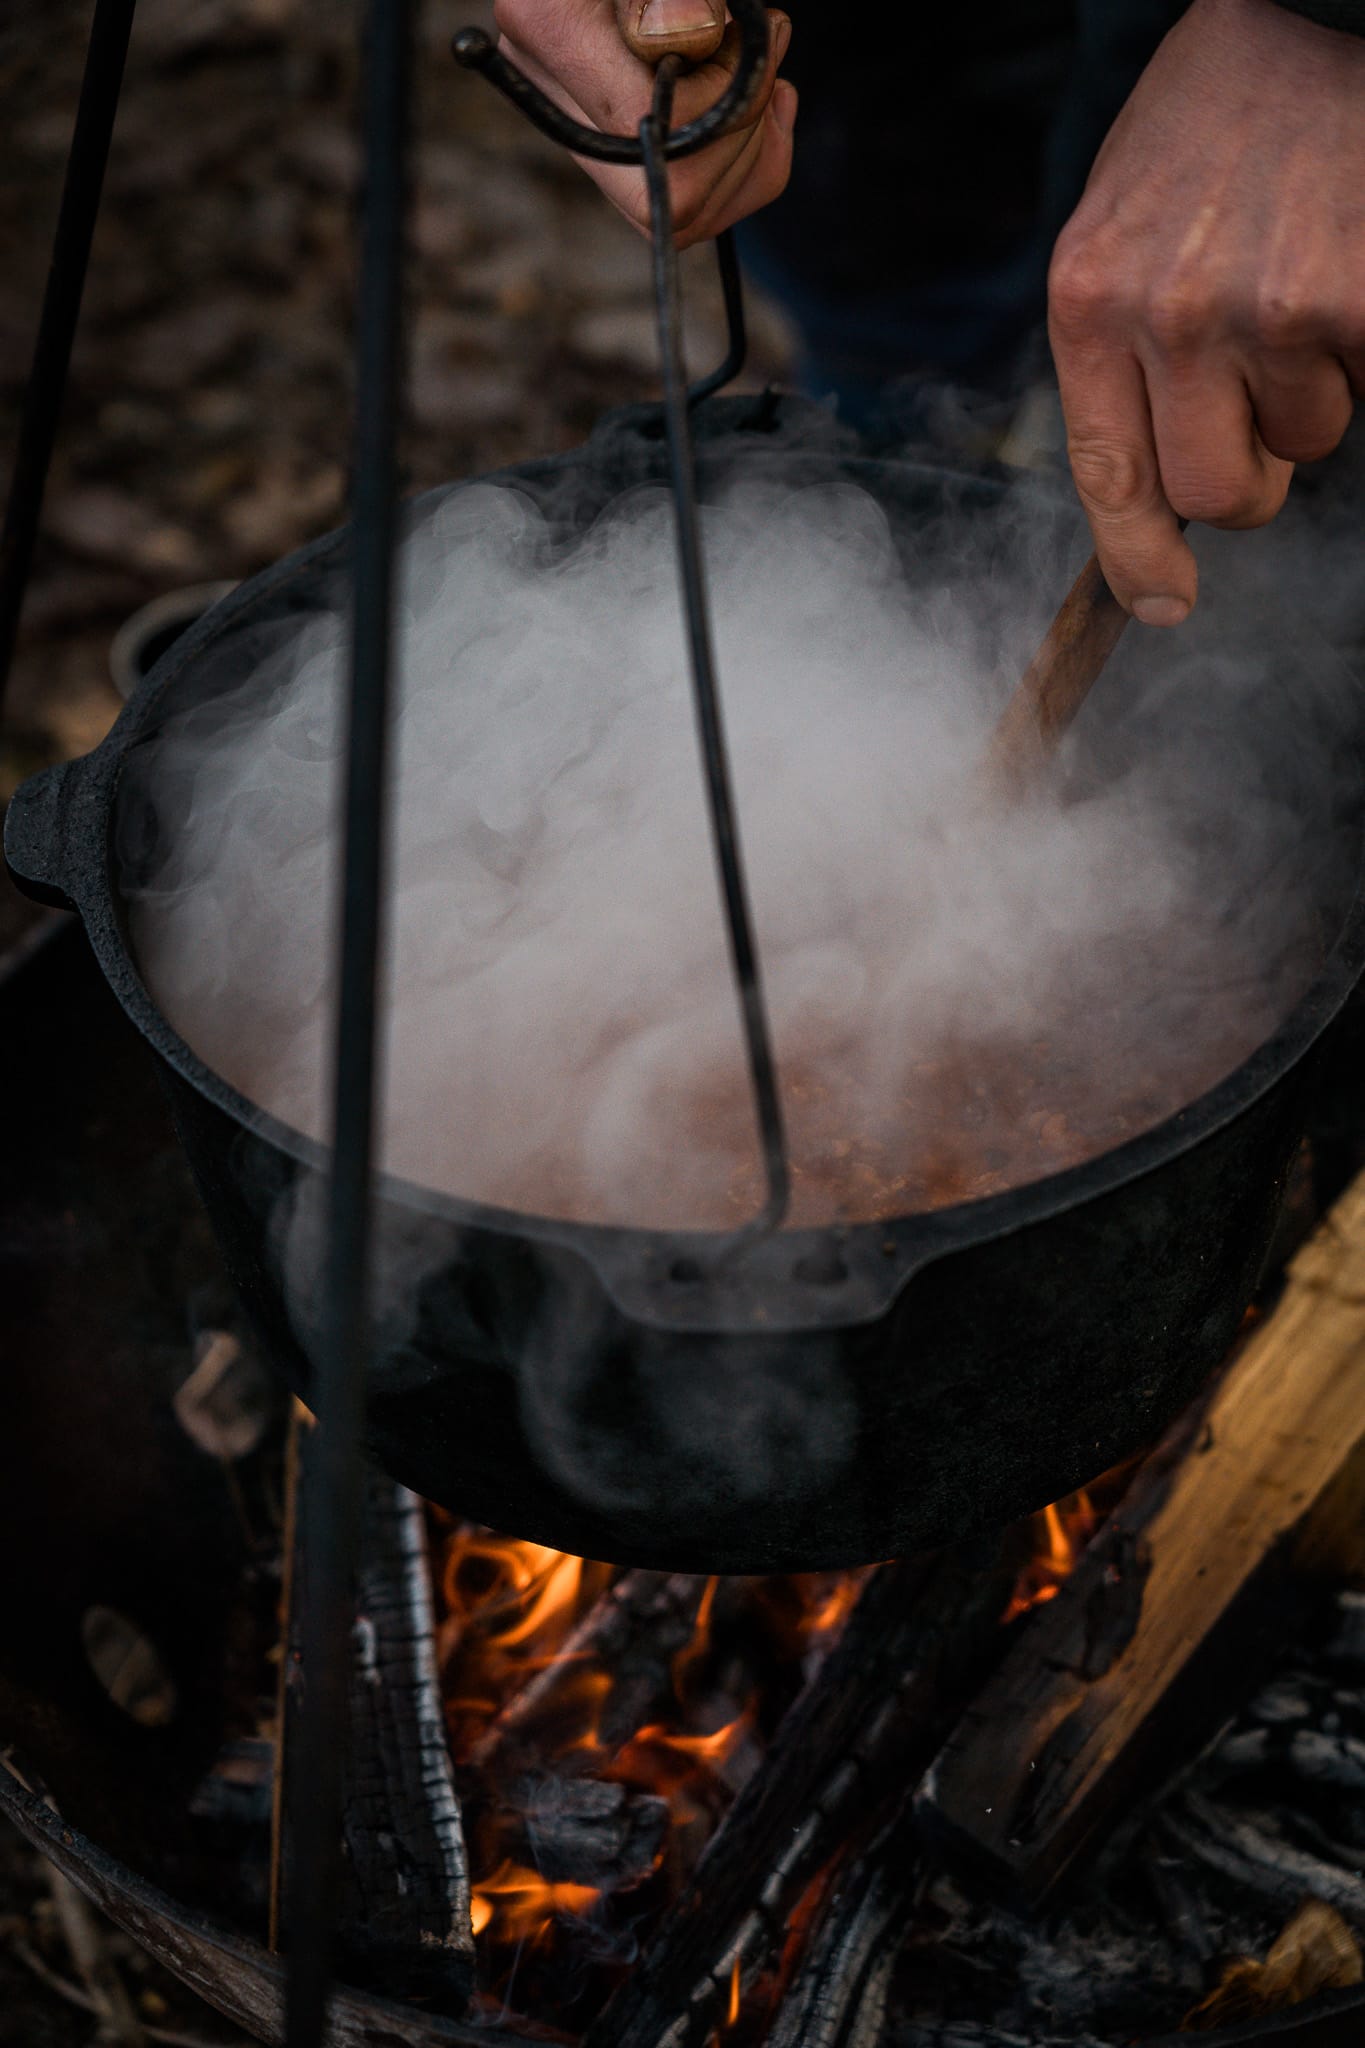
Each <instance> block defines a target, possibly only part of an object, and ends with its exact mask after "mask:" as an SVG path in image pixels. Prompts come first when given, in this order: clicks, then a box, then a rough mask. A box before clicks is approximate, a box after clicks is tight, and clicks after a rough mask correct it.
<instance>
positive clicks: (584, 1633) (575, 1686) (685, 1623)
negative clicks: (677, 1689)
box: [468, 1571, 708, 1776]
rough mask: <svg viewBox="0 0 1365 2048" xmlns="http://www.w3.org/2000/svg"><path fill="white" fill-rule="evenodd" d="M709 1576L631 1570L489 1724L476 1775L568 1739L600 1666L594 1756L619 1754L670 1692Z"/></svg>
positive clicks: (597, 1759)
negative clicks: (591, 1674) (590, 1672)
mask: <svg viewBox="0 0 1365 2048" xmlns="http://www.w3.org/2000/svg"><path fill="white" fill-rule="evenodd" d="M707 1584H708V1581H707V1580H706V1579H704V1578H697V1577H695V1576H692V1575H690V1574H687V1573H682V1572H648V1571H628V1572H623V1573H622V1575H621V1577H620V1578H619V1579H617V1580H616V1582H615V1583H614V1584H613V1585H612V1586H610V1587H609V1588H608V1589H607V1591H606V1592H605V1593H604V1594H603V1595H602V1597H601V1599H600V1600H599V1601H598V1602H597V1603H596V1605H595V1606H594V1607H593V1608H592V1609H591V1610H590V1611H589V1612H588V1613H587V1614H586V1615H585V1616H584V1617H583V1620H582V1621H581V1622H580V1623H579V1625H578V1627H577V1628H576V1629H575V1630H574V1631H573V1633H572V1634H571V1635H570V1636H569V1638H568V1640H567V1641H566V1642H565V1644H564V1646H563V1649H562V1650H561V1652H560V1654H559V1655H558V1657H557V1658H556V1659H555V1661H554V1663H553V1664H551V1665H549V1666H547V1667H546V1669H545V1670H543V1671H539V1672H537V1673H536V1675H535V1677H534V1678H532V1679H531V1680H530V1681H529V1682H528V1683H527V1684H526V1685H524V1686H523V1687H522V1688H521V1690H520V1692H518V1693H517V1694H516V1695H515V1696H514V1697H513V1698H512V1699H511V1700H509V1701H508V1703H507V1705H506V1707H504V1709H503V1711H502V1712H501V1713H500V1714H499V1715H498V1717H497V1719H496V1720H495V1721H494V1722H493V1723H492V1725H491V1726H490V1727H489V1729H488V1731H487V1733H486V1734H484V1735H483V1736H482V1737H481V1738H480V1740H479V1742H478V1743H477V1744H476V1745H475V1747H474V1749H473V1750H472V1751H471V1752H470V1755H469V1758H468V1768H469V1770H470V1772H471V1774H474V1775H478V1776H482V1775H483V1774H485V1773H487V1772H489V1771H492V1770H495V1769H507V1768H509V1766H510V1767H513V1768H515V1766H516V1764H517V1762H518V1761H519V1760H521V1759H523V1758H528V1757H530V1756H532V1755H534V1754H535V1753H536V1751H537V1750H540V1749H542V1748H543V1747H553V1746H557V1745H558V1744H562V1742H563V1739H564V1736H565V1733H566V1728H567V1727H568V1726H569V1725H570V1724H572V1722H573V1721H574V1719H575V1717H576V1716H581V1715H582V1713H583V1688H582V1685H581V1674H582V1673H583V1671H584V1670H585V1669H589V1668H590V1669H594V1670H600V1671H601V1672H602V1673H604V1674H605V1677H606V1681H607V1684H606V1690H605V1692H604V1694H603V1695H602V1697H601V1698H600V1699H597V1700H594V1702H593V1704H592V1713H591V1719H592V1725H593V1733H594V1736H595V1741H594V1744H593V1755H592V1757H591V1758H589V1757H588V1755H587V1752H586V1751H585V1752H584V1767H585V1768H591V1767H593V1766H594V1765H598V1764H600V1763H601V1761H602V1759H603V1756H604V1755H605V1756H611V1755H614V1754H615V1752H616V1751H617V1750H619V1749H620V1748H622V1746H623V1745H624V1744H625V1743H626V1742H628V1741H629V1740H630V1738H631V1736H632V1735H633V1734H634V1733H635V1731H636V1730H637V1729H638V1728H640V1727H642V1726H643V1725H644V1723H645V1722H647V1721H648V1720H650V1719H651V1717H652V1716H653V1715H654V1714H655V1712H656V1711H657V1709H658V1707H659V1705H660V1704H661V1702H662V1701H664V1700H665V1699H666V1698H667V1697H668V1693H669V1689H670V1687H671V1685H672V1682H673V1664H674V1660H675V1659H676V1658H677V1657H678V1656H679V1655H680V1654H681V1653H682V1652H683V1651H684V1650H685V1649H686V1648H687V1646H688V1644H689V1643H690V1642H691V1640H692V1636H693V1632H694V1630H695V1628H696V1623H697V1613H698V1610H699V1608H700V1606H701V1603H702V1600H703V1599H704V1597H705V1593H706V1587H707Z"/></svg>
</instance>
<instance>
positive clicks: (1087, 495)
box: [1067, 436, 1152, 514]
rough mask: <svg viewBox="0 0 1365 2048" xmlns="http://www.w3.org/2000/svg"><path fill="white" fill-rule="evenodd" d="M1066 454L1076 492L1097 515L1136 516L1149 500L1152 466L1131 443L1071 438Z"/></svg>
mask: <svg viewBox="0 0 1365 2048" xmlns="http://www.w3.org/2000/svg"><path fill="white" fill-rule="evenodd" d="M1067 453H1068V455H1069V457H1070V461H1071V474H1072V476H1073V477H1074V479H1075V483H1076V489H1077V490H1078V491H1079V492H1080V494H1081V497H1082V498H1083V499H1084V500H1085V502H1086V504H1087V505H1090V506H1093V507H1094V509H1095V510H1096V511H1097V512H1108V513H1116V514H1122V513H1125V512H1135V511H1138V510H1139V509H1140V508H1141V507H1142V506H1144V505H1146V504H1147V503H1148V501H1149V500H1150V497H1151V488H1152V477H1151V466H1150V463H1149V462H1148V461H1147V460H1146V459H1145V458H1144V456H1143V453H1142V451H1141V450H1140V449H1138V448H1135V447H1133V446H1132V445H1131V443H1129V442H1126V441H1101V440H1090V439H1078V438H1076V437H1075V436H1073V437H1072V439H1071V441H1070V442H1069V444H1068V448H1067Z"/></svg>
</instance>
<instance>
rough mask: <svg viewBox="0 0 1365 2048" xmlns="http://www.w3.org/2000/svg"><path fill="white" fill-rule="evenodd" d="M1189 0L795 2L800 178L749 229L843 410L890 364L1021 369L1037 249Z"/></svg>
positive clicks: (762, 270) (1005, 374) (872, 389)
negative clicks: (883, 14)
mask: <svg viewBox="0 0 1365 2048" xmlns="http://www.w3.org/2000/svg"><path fill="white" fill-rule="evenodd" d="M1185 4H1186V0H957V4H956V5H954V4H953V0H947V4H944V0H935V4H930V0H920V4H915V0H909V4H907V5H906V6H905V8H904V10H903V12H902V13H901V14H900V15H898V16H897V17H895V18H894V19H893V18H891V16H890V11H889V10H888V12H887V19H886V20H885V21H884V22H883V21H881V20H879V18H878V17H879V12H880V10H879V9H878V8H877V7H876V5H875V4H874V0H863V4H862V5H861V6H858V7H847V8H844V7H836V6H834V5H832V4H831V0H823V4H822V0H788V5H789V11H790V13H791V15H792V20H793V34H792V43H791V53H790V57H789V59H788V62H787V65H786V72H787V75H788V76H789V77H791V79H792V80H793V82H794V83H795V84H796V85H797V86H798V87H799V88H800V92H801V110H800V114H799V116H798V119H797V130H796V155H795V164H794V168H793V174H792V181H791V184H790V186H789V187H788V190H787V192H786V193H785V194H784V196H783V197H782V198H781V199H780V200H779V201H778V202H777V203H776V205H774V206H772V207H770V208H768V209H767V210H766V211H765V212H764V213H762V214H760V215H758V216H756V218H755V219H754V220H753V221H751V222H747V223H746V224H745V226H744V228H743V229H742V231H741V246H742V248H743V252H744V257H745V262H746V265H747V266H748V268H749V270H750V273H751V274H752V275H753V276H754V277H755V279H756V280H757V282H758V283H759V284H761V285H762V286H764V287H765V288H766V289H767V290H768V291H769V292H770V293H771V294H772V295H773V296H775V297H776V298H777V299H778V300H779V301H780V302H781V303H782V304H783V305H784V306H785V308H786V309H787V311H788V312H789V313H790V315H791V317H792V318H793V320H794V321H795V323H796V326H797V328H798V330H799V332H800V335H801V339H802V347H803V363H802V370H803V378H804V382H805V383H806V386H807V388H808V389H810V390H811V391H813V392H814V393H816V394H817V395H819V394H821V393H823V392H827V391H835V392H837V393H838V395H839V397H840V400H841V404H842V406H843V408H844V410H846V411H847V412H848V413H850V414H851V415H853V416H854V417H858V416H861V415H864V414H865V413H866V412H867V410H868V408H869V407H870V406H872V405H874V404H876V403H877V402H879V401H880V399H881V398H882V396H883V394H884V391H885V387H886V386H887V385H888V384H890V383H892V382H893V381H894V380H897V379H908V380H910V381H912V382H913V381H915V380H934V381H937V382H939V383H942V382H943V381H944V380H950V381H953V382H956V383H962V384H965V385H968V386H972V387H975V388H977V389H981V390H987V391H989V390H992V389H996V390H1003V389H1006V388H1008V387H1009V386H1010V385H1011V384H1012V383H1017V381H1018V380H1019V378H1020V375H1021V372H1022V371H1023V369H1024V368H1025V366H1026V365H1028V364H1029V362H1030V360H1032V361H1034V362H1036V360H1037V358H1038V355H1039V353H1040V350H1041V342H1040V336H1041V330H1042V326H1043V318H1044V312H1045V294H1046V278H1047V265H1048V258H1049V255H1050V254H1051V250H1052V245H1053V242H1054V241H1055V240H1056V237H1057V234H1058V231H1059V230H1060V228H1061V227H1062V225H1063V223H1064V222H1065V221H1066V219H1067V216H1068V215H1069V214H1070V212H1071V210H1072V208H1073V207H1074V206H1075V204H1076V201H1077V200H1078V199H1079V197H1080V195H1081V191H1082V189H1083V188H1084V185H1085V180H1086V177H1087V175H1088V173H1089V170H1090V165H1091V163H1092V161H1093V159H1094V156H1095V152H1096V151H1097V149H1098V148H1099V145H1100V143H1101V142H1102V141H1103V139H1104V136H1105V134H1106V133H1107V131H1108V129H1109V127H1110V124H1111V123H1112V121H1113V119H1114V116H1115V115H1116V114H1117V112H1118V110H1119V108H1120V107H1121V106H1122V105H1123V102H1124V100H1125V99H1126V98H1127V96H1128V94H1129V93H1130V92H1131V90H1132V88H1133V85H1134V83H1135V82H1136V80H1137V77H1138V75H1139V73H1140V72H1141V71H1142V69H1143V67H1144V65H1145V64H1146V63H1147V61H1148V59H1149V58H1150V56H1151V54H1152V52H1153V50H1154V49H1155V48H1156V45H1157V43H1158V42H1159V41H1160V40H1161V37H1162V36H1163V35H1164V34H1165V33H1166V31H1167V30H1168V29H1169V28H1170V27H1171V26H1172V24H1173V23H1174V22H1175V20H1176V19H1177V18H1178V17H1179V16H1180V15H1181V14H1182V13H1183V12H1184V7H1185Z"/></svg>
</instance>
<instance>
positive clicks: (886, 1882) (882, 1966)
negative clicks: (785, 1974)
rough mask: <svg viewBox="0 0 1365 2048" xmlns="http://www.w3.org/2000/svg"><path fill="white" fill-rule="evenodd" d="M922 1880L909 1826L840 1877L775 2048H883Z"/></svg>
mask: <svg viewBox="0 0 1365 2048" xmlns="http://www.w3.org/2000/svg"><path fill="white" fill-rule="evenodd" d="M918 1880H919V1873H918V1871H917V1869H916V1867H915V1862H914V1858H913V1854H912V1847H911V1844H910V1843H909V1841H908V1840H907V1838H906V1832H905V1829H904V1826H903V1824H897V1823H896V1822H893V1823H892V1825H891V1826H890V1827H889V1828H888V1829H885V1830H884V1831H883V1832H882V1834H881V1835H880V1836H879V1837H878V1838H877V1840H876V1841H875V1842H874V1843H873V1844H872V1846H871V1848H870V1849H869V1850H868V1851H867V1853H866V1855H864V1856H862V1857H860V1858H858V1859H857V1861H856V1862H855V1863H853V1864H852V1865H851V1866H850V1867H849V1868H848V1869H847V1870H842V1871H839V1872H838V1873H836V1875H835V1877H834V1879H833V1880H832V1884H831V1891H830V1897H829V1901H828V1904H827V1906H826V1909H825V1912H824V1914H823V1915H822V1917H821V1920H820V1924H819V1926H818V1927H817V1929H816V1932H815V1935H814V1938H813V1940H812V1941H811V1943H810V1946H809V1948H808V1950H807V1952H806V1955H805V1956H804V1958H803V1960H802V1962H801V1965H800V1968H799V1969H798V1971H797V1973H796V1975H795V1977H794V1978H793V1980H792V1982H791V1984H790V1985H789V1986H788V1989H787V1993H786V1996H785V1997H784V1998H783V2001H782V2004H781V2007H780V2008H779V2010H778V2013H777V2016H776V2018H775V2020H774V2021H773V2025H772V2029H771V2032H770V2033H769V2036H768V2048H877V2044H878V2043H879V2042H880V2040H881V2038H882V2030H883V2026H884V2023H885V2020H886V2005H887V1998H888V1996H889V1993H890V1989H891V1977H892V1973H893V1972H894V1970H895V1967H896V1961H897V1956H898V1953H899V1949H900V1937H901V1936H902V1935H903V1933H904V1929H905V1926H906V1922H907V1919H908V1917H909V1912H910V1907H911V1902H912V1900H913V1897H914V1892H915V1889H916V1885H917V1883H918Z"/></svg>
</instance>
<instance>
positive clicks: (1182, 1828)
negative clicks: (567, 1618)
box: [1160, 1792, 1365, 1928]
mask: <svg viewBox="0 0 1365 2048" xmlns="http://www.w3.org/2000/svg"><path fill="white" fill-rule="evenodd" d="M1160 1828H1161V1832H1162V1834H1163V1835H1164V1836H1166V1837H1167V1838H1168V1839H1169V1840H1170V1841H1171V1842H1173V1843H1174V1844H1176V1845H1177V1846H1178V1847H1179V1848H1181V1849H1183V1850H1184V1851H1185V1852H1186V1853H1187V1854H1188V1855H1190V1856H1193V1857H1194V1858H1195V1860H1196V1861H1197V1862H1199V1863H1202V1864H1204V1865H1205V1867H1206V1868H1207V1869H1209V1870H1212V1871H1215V1872H1217V1874H1218V1875H1219V1876H1221V1877H1224V1878H1227V1879H1229V1880H1230V1881H1231V1882H1233V1883H1235V1884H1238V1885H1241V1886H1242V1887H1244V1888H1245V1889H1246V1890H1247V1891H1252V1892H1259V1893H1260V1895H1261V1896H1262V1898H1265V1899H1267V1900H1269V1901H1271V1902H1273V1903H1274V1904H1275V1905H1277V1906H1283V1907H1285V1909H1286V1910H1292V1909H1293V1908H1294V1907H1296V1906H1299V1905H1301V1904H1302V1903H1303V1900H1304V1899H1305V1898H1314V1899H1321V1900H1322V1901H1323V1903H1324V1904H1325V1905H1328V1906H1333V1907H1335V1908H1336V1910H1337V1912H1338V1913H1340V1914H1341V1916H1342V1918H1343V1920H1347V1921H1349V1922H1350V1924H1351V1925H1352V1926H1353V1927H1358V1928H1365V1878H1363V1877H1362V1876H1361V1875H1360V1872H1359V1870H1358V1869H1348V1868H1346V1867H1344V1866H1343V1865H1341V1864H1338V1863H1332V1862H1328V1861H1327V1860H1326V1859H1325V1858H1323V1857H1321V1856H1313V1855H1310V1854H1308V1852H1307V1851H1306V1850H1303V1849H1300V1848H1298V1847H1297V1846H1296V1845H1295V1844H1294V1843H1293V1842H1290V1841H1288V1840H1286V1838H1285V1836H1284V1835H1283V1834H1282V1832H1281V1830H1280V1827H1279V1825H1278V1823H1277V1821H1276V1820H1275V1818H1274V1816H1273V1815H1270V1814H1250V1813H1246V1814H1244V1813H1237V1812H1235V1811H1233V1810H1231V1809H1229V1808H1225V1807H1223V1806H1220V1805H1218V1804H1216V1803H1215V1802H1214V1801H1213V1800H1211V1799H1207V1798H1205V1797H1204V1796H1203V1795H1202V1794H1200V1793H1196V1792H1189V1793H1187V1794H1186V1795H1185V1797H1184V1799H1183V1800H1182V1801H1181V1802H1180V1805H1179V1806H1178V1807H1177V1808H1174V1809H1172V1810H1170V1811H1168V1812H1167V1813H1165V1814H1163V1816H1162V1818H1161V1822H1160Z"/></svg>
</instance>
